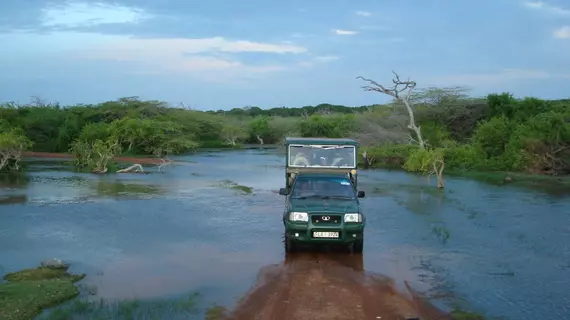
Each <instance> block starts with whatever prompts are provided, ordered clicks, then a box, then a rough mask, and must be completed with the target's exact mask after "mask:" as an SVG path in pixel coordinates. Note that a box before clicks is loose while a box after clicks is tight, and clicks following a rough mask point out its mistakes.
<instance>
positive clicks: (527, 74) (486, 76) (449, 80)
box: [431, 69, 570, 86]
mask: <svg viewBox="0 0 570 320" xmlns="http://www.w3.org/2000/svg"><path fill="white" fill-rule="evenodd" d="M552 78H565V79H566V78H568V79H570V74H552V73H548V72H546V71H543V70H532V69H528V70H527V69H503V70H501V71H499V72H496V73H474V74H458V75H449V76H441V77H434V78H432V79H431V80H432V82H435V83H437V84H439V85H469V86H489V85H497V84H503V83H509V82H515V81H519V80H540V79H552Z"/></svg>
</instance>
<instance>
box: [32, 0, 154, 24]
mask: <svg viewBox="0 0 570 320" xmlns="http://www.w3.org/2000/svg"><path fill="white" fill-rule="evenodd" d="M147 18H149V15H147V14H146V13H144V11H142V10H140V9H137V8H132V7H126V6H121V5H111V4H103V3H87V2H71V3H65V4H64V5H58V6H53V7H49V8H46V9H44V10H43V12H42V24H43V25H44V26H58V27H70V28H73V27H82V26H92V25H97V24H105V23H138V22H140V21H141V20H144V19H147Z"/></svg>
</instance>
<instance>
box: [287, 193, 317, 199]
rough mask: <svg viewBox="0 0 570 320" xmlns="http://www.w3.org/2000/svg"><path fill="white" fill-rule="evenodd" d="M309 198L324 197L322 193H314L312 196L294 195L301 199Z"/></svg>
mask: <svg viewBox="0 0 570 320" xmlns="http://www.w3.org/2000/svg"><path fill="white" fill-rule="evenodd" d="M308 198H320V199H322V198H323V196H322V195H320V194H312V195H310V196H297V197H293V199H300V200H305V199H308Z"/></svg>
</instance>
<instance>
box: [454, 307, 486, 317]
mask: <svg viewBox="0 0 570 320" xmlns="http://www.w3.org/2000/svg"><path fill="white" fill-rule="evenodd" d="M451 319H452V320H485V318H484V317H483V316H482V315H480V314H476V313H472V312H467V311H463V310H459V309H455V310H453V311H452V312H451Z"/></svg>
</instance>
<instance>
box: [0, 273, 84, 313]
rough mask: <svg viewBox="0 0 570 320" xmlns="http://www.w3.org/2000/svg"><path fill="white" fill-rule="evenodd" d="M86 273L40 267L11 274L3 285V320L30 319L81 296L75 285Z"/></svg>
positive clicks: (0, 287)
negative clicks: (79, 273)
mask: <svg viewBox="0 0 570 320" xmlns="http://www.w3.org/2000/svg"><path fill="white" fill-rule="evenodd" d="M84 277H85V275H84V274H81V275H74V274H70V273H68V272H67V270H66V269H50V268H46V267H39V268H35V269H25V270H22V271H18V272H12V273H9V274H7V275H6V276H4V280H6V281H8V282H6V283H1V284H0V318H1V319H7V320H20V319H21V320H29V319H33V318H35V317H36V316H38V315H39V314H40V313H41V311H42V310H43V309H47V308H50V307H54V306H56V305H59V304H61V303H63V302H65V301H67V300H70V299H72V298H75V297H76V296H77V295H79V290H78V289H77V287H76V286H75V285H74V283H75V282H77V281H79V280H81V279H83V278H84Z"/></svg>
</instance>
